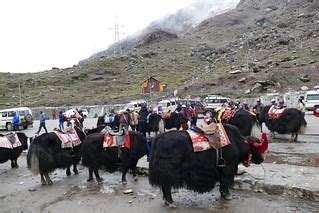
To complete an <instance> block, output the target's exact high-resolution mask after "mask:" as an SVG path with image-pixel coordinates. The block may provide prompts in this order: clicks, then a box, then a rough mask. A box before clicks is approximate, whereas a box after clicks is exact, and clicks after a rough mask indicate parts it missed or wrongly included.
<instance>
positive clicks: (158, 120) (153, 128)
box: [146, 113, 164, 136]
mask: <svg viewBox="0 0 319 213" xmlns="http://www.w3.org/2000/svg"><path fill="white" fill-rule="evenodd" d="M163 125H164V124H163V119H162V117H161V116H160V115H158V114H156V113H152V114H151V115H150V116H149V119H148V123H147V125H146V132H147V133H148V136H150V134H151V132H154V133H155V134H157V133H158V132H164V126H163Z"/></svg>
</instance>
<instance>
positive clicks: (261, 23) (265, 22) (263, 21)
mask: <svg viewBox="0 0 319 213" xmlns="http://www.w3.org/2000/svg"><path fill="white" fill-rule="evenodd" d="M269 24H270V21H269V19H268V18H261V19H258V20H257V21H256V25H257V26H259V27H264V26H267V25H269Z"/></svg>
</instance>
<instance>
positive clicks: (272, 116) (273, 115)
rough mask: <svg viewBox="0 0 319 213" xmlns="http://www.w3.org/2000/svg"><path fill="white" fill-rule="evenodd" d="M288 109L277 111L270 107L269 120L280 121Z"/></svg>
mask: <svg viewBox="0 0 319 213" xmlns="http://www.w3.org/2000/svg"><path fill="white" fill-rule="evenodd" d="M285 110H286V108H284V109H276V108H274V107H270V109H269V111H268V119H270V120H272V119H278V118H280V117H281V116H282V114H283V113H284V112H285Z"/></svg>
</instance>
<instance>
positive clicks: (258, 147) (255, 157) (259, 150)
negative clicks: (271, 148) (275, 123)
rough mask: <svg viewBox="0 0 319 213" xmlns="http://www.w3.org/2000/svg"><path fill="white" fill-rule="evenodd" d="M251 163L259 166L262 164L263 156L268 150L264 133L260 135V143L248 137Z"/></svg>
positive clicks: (256, 139)
mask: <svg viewBox="0 0 319 213" xmlns="http://www.w3.org/2000/svg"><path fill="white" fill-rule="evenodd" d="M248 141H249V145H250V154H251V162H252V163H254V164H261V163H262V162H264V158H263V154H264V153H265V152H266V151H267V149H268V139H267V136H266V134H265V133H262V141H260V140H259V139H258V138H255V137H252V136H249V137H248Z"/></svg>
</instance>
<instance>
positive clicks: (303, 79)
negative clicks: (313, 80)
mask: <svg viewBox="0 0 319 213" xmlns="http://www.w3.org/2000/svg"><path fill="white" fill-rule="evenodd" d="M299 79H300V80H301V81H302V82H304V83H306V82H309V81H310V79H309V77H308V75H303V76H301V77H300V78H299Z"/></svg>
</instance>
